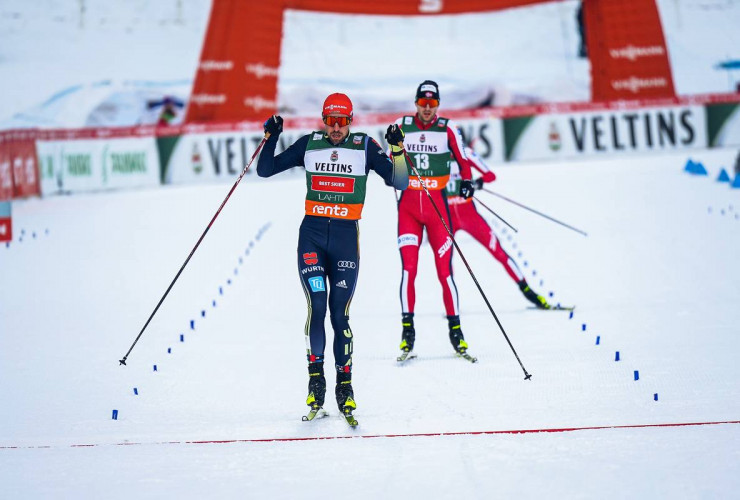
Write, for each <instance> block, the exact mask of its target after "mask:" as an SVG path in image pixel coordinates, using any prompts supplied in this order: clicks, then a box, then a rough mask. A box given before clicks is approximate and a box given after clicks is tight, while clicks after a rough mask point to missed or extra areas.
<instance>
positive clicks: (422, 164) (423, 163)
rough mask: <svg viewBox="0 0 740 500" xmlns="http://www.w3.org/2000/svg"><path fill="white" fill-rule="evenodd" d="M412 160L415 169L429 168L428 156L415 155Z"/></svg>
mask: <svg viewBox="0 0 740 500" xmlns="http://www.w3.org/2000/svg"><path fill="white" fill-rule="evenodd" d="M414 160H415V163H416V167H417V168H429V155H427V154H415V155H414Z"/></svg>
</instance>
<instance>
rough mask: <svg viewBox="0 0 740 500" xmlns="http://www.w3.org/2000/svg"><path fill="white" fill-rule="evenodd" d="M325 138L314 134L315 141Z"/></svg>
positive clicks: (322, 135)
mask: <svg viewBox="0 0 740 500" xmlns="http://www.w3.org/2000/svg"><path fill="white" fill-rule="evenodd" d="M323 137H324V134H314V135H313V140H314V141H320V140H321V139H322V138H323Z"/></svg>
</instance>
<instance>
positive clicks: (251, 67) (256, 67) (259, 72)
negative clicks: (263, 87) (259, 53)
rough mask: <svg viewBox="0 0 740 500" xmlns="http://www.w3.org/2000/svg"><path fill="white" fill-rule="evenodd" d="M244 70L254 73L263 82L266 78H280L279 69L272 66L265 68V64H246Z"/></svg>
mask: <svg viewBox="0 0 740 500" xmlns="http://www.w3.org/2000/svg"><path fill="white" fill-rule="evenodd" d="M244 70H245V71H246V72H247V73H253V74H254V75H255V76H256V77H257V79H258V80H262V79H263V78H264V77H266V76H271V77H273V78H277V77H278V69H277V68H273V67H271V66H265V65H264V64H262V63H261V62H260V63H257V64H246V65H245V66H244Z"/></svg>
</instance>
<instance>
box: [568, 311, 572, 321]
mask: <svg viewBox="0 0 740 500" xmlns="http://www.w3.org/2000/svg"><path fill="white" fill-rule="evenodd" d="M568 319H573V311H571V312H570V314H569V315H568Z"/></svg>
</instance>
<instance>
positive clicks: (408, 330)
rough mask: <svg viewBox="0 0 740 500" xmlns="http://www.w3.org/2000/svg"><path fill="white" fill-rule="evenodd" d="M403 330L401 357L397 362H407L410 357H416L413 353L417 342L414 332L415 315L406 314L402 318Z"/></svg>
mask: <svg viewBox="0 0 740 500" xmlns="http://www.w3.org/2000/svg"><path fill="white" fill-rule="evenodd" d="M401 324H402V325H403V330H402V331H401V345H400V348H401V355H400V356H398V358H397V361H399V362H402V361H405V360H406V358H408V357H414V356H413V355H412V354H411V351H413V350H414V341H415V340H416V331H415V330H414V313H404V314H403V316H402V318H401Z"/></svg>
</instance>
